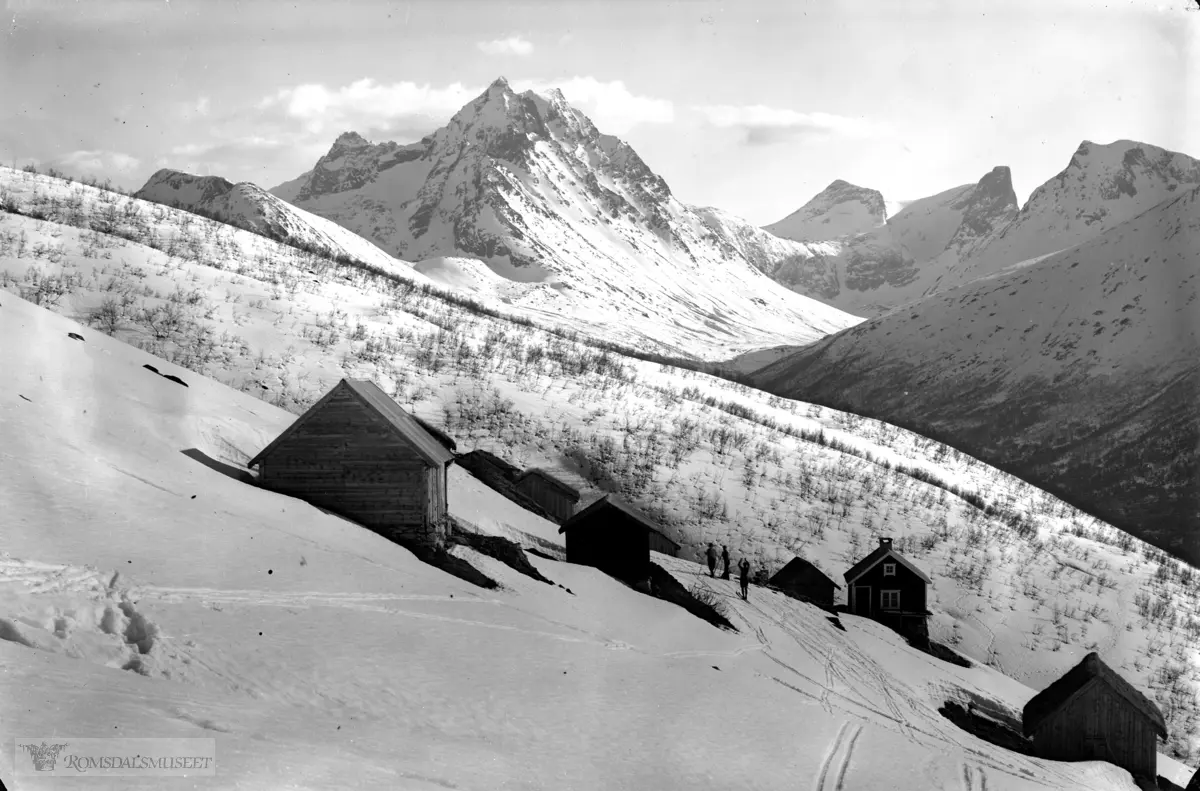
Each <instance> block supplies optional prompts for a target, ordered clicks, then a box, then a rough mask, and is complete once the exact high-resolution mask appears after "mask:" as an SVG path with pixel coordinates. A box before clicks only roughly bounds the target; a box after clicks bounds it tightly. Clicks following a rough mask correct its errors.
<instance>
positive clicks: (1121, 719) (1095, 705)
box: [1021, 651, 1191, 788]
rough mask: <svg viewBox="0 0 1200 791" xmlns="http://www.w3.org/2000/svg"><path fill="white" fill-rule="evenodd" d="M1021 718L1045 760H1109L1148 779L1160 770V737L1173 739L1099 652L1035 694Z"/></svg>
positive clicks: (1156, 714) (1156, 713)
mask: <svg viewBox="0 0 1200 791" xmlns="http://www.w3.org/2000/svg"><path fill="white" fill-rule="evenodd" d="M1021 721H1022V728H1023V729H1024V731H1025V735H1026V736H1027V737H1029V739H1030V741H1032V742H1033V749H1034V754H1035V755H1037V756H1038V757H1039V758H1048V759H1050V760H1053V761H1108V762H1109V763H1113V764H1116V765H1117V766H1120V767H1121V768H1123V769H1126V770H1128V771H1129V773H1130V774H1131V775H1133V776H1134V777H1140V778H1145V779H1148V780H1154V779H1155V777H1156V776H1157V774H1158V739H1159V738H1160V737H1161V738H1162V739H1163V740H1166V738H1167V724H1166V721H1165V720H1164V719H1163V716H1162V713H1161V712H1160V711H1159V710H1158V706H1156V705H1154V703H1153V702H1152V701H1151V700H1150V699H1149V698H1147V697H1146V696H1145V695H1143V694H1142V693H1141V692H1139V691H1138V690H1137V689H1136V688H1135V687H1134V686H1133V685H1132V684H1130V683H1129V682H1128V681H1126V680H1125V679H1123V678H1121V677H1120V676H1119V675H1117V673H1116V671H1114V670H1113V669H1112V668H1110V667H1109V666H1108V665H1106V664H1104V662H1102V661H1101V660H1100V656H1099V655H1098V654H1097V653H1096V652H1095V651H1093V652H1092V653H1090V654H1088V655H1087V656H1085V657H1084V658H1083V660H1082V661H1081V662H1080V663H1079V664H1078V665H1076V666H1075V667H1073V668H1071V669H1070V670H1068V671H1067V672H1066V674H1065V675H1063V677H1062V678H1060V679H1058V680H1057V681H1055V682H1054V683H1052V684H1051V685H1050V686H1048V687H1046V688H1045V689H1043V690H1042V691H1041V692H1039V693H1038V694H1036V695H1034V696H1033V697H1032V698H1030V700H1029V702H1028V703H1026V704H1025V710H1024V711H1023V712H1022V717H1021ZM1188 787H1189V788H1190V787H1191V786H1190V785H1189V786H1188Z"/></svg>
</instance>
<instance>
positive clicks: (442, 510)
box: [248, 379, 454, 543]
mask: <svg viewBox="0 0 1200 791" xmlns="http://www.w3.org/2000/svg"><path fill="white" fill-rule="evenodd" d="M439 435H440V436H439ZM447 442H449V443H453V440H451V439H450V438H449V437H447V436H445V435H444V434H441V433H440V432H438V433H437V434H434V433H430V431H428V430H427V429H426V428H425V427H424V426H423V425H422V424H421V422H420V421H418V420H417V419H416V418H414V417H413V416H412V415H410V414H409V413H408V412H406V411H405V410H404V409H403V408H401V406H400V405H399V404H397V403H396V402H395V401H393V400H392V399H391V398H390V397H389V396H388V395H387V394H386V393H384V392H383V391H382V390H380V389H379V387H377V386H376V385H375V384H374V383H373V382H368V381H364V380H357V379H343V380H342V381H341V382H339V383H338V384H337V385H335V386H334V388H333V389H332V390H330V391H329V392H328V393H326V394H325V395H324V396H322V397H321V400H319V401H317V403H315V404H313V406H312V407H311V408H310V409H309V410H308V411H307V412H305V413H304V414H303V415H301V416H300V417H298V418H296V420H295V422H293V423H292V424H291V425H290V426H288V427H287V428H286V429H285V430H284V431H283V433H282V434H280V435H279V436H278V437H276V438H275V440H274V441H273V442H271V444H269V445H267V447H265V448H263V449H262V451H260V452H259V454H258V455H257V456H255V457H254V458H253V459H251V460H250V462H249V465H248V466H250V467H258V482H259V485H261V486H263V487H264V488H267V489H271V490H273V491H277V492H281V493H283V494H288V495H292V496H293V497H299V498H301V499H303V500H306V501H308V502H310V503H312V504H313V505H316V506H320V507H321V508H326V509H328V510H330V511H333V512H335V513H338V514H341V515H342V516H345V517H347V518H349V519H353V520H354V521H356V522H358V523H360V524H362V525H363V526H365V527H368V528H370V529H372V530H374V531H376V532H378V533H381V534H383V535H385V536H388V537H389V538H395V539H401V540H409V541H416V542H420V543H438V542H440V541H441V540H442V539H443V538H444V537H445V532H446V529H447V527H446V525H447V520H446V465H447V464H448V463H449V462H450V461H451V459H453V458H454V454H453V453H451V451H450V449H449V447H447V444H446V443H447Z"/></svg>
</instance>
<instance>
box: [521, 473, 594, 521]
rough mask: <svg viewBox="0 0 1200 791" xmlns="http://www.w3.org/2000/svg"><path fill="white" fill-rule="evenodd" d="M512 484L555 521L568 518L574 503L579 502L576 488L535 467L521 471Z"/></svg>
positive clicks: (573, 510)
mask: <svg viewBox="0 0 1200 791" xmlns="http://www.w3.org/2000/svg"><path fill="white" fill-rule="evenodd" d="M514 485H515V486H516V488H517V491H519V492H522V493H523V494H526V495H528V496H529V497H531V498H533V501H534V502H536V503H537V504H538V505H540V506H541V507H542V508H544V509H546V512H547V513H548V514H550V516H552V517H553V518H554V521H556V522H560V523H561V522H564V521H566V520H567V519H569V518H570V517H571V514H573V513H575V504H576V503H578V502H579V491H578V490H577V489H575V488H574V487H573V486H569V485H568V484H566V483H563V482H562V481H561V480H559V479H558V478H556V477H555V476H553V475H551V474H550V473H549V472H546V471H545V470H543V469H539V468H537V467H535V468H533V469H530V470H526V471H525V472H523V473H521V475H520V476H519V477H518V478H517V480H516V482H515V484H514Z"/></svg>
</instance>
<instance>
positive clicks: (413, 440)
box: [247, 379, 454, 467]
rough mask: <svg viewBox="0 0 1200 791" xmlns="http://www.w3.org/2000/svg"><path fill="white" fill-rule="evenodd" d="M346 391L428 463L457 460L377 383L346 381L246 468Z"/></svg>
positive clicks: (361, 380)
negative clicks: (341, 392)
mask: <svg viewBox="0 0 1200 791" xmlns="http://www.w3.org/2000/svg"><path fill="white" fill-rule="evenodd" d="M343 388H344V389H346V390H349V391H350V392H351V393H353V394H354V395H356V396H357V397H358V398H359V399H360V400H361V401H362V402H363V403H364V404H366V405H367V406H369V407H370V408H371V409H373V410H375V412H376V413H378V414H379V416H380V417H382V418H383V419H384V420H385V421H386V422H387V424H388V426H390V427H391V428H392V430H393V431H395V433H396V434H398V435H399V436H400V437H402V438H403V439H404V440H406V441H407V442H409V443H410V444H411V445H412V446H413V448H414V449H415V450H416V451H417V453H418V454H419V455H420V456H421V458H423V459H424V460H425V461H427V462H429V463H430V464H434V465H437V464H446V463H448V462H450V461H451V460H453V459H454V454H453V453H451V452H450V451H449V450H448V449H447V448H446V447H445V446H444V445H443V444H442V443H441V442H440V441H439V440H438V438H437V437H435V436H434V435H433V434H431V433H430V432H429V431H427V430H426V428H425V427H424V426H423V425H422V423H421V422H420V421H418V420H417V419H416V418H415V417H413V416H412V415H410V414H409V413H408V412H406V411H404V409H403V408H402V407H401V406H400V405H399V404H397V403H396V402H395V401H393V400H392V399H391V398H390V397H389V396H388V394H387V393H385V392H383V391H382V390H380V389H379V386H378V385H376V384H375V383H374V382H368V381H366V380H363V379H343V380H342V381H341V382H339V383H338V384H337V385H336V386H335V387H333V388H332V389H331V390H330V391H329V392H328V393H326V394H325V395H324V396H322V397H321V400H319V401H317V403H315V404H313V405H312V406H311V407H310V408H309V410H308V411H307V412H305V413H304V414H303V415H301V416H300V417H298V418H296V420H295V422H294V423H292V425H290V426H288V427H287V428H286V429H285V430H284V431H283V433H281V434H280V435H279V436H278V437H276V438H275V440H274V441H273V442H271V444H269V445H267V447H265V448H263V449H262V450H261V451H259V453H258V455H257V456H255V457H254V458H253V459H251V460H250V461H249V463H248V464H247V466H248V467H253V466H255V465H256V464H258V463H259V462H260V461H262V460H263V459H264V458H266V457H267V456H269V455H270V454H271V452H272V451H273V450H275V448H276V447H277V446H278V445H279V443H280V442H282V441H283V440H284V439H285V438H287V437H288V436H290V435H291V434H292V433H293V432H294V431H296V429H298V428H300V426H302V425H304V423H305V422H307V421H308V420H309V418H311V417H312V416H313V415H315V414H317V413H318V412H320V411H321V409H323V408H324V407H325V404H326V402H328V401H329V399H331V398H332V397H333V396H334V394H335V393H337V392H339V391H340V390H342V389H343Z"/></svg>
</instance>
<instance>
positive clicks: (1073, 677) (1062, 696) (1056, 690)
mask: <svg viewBox="0 0 1200 791" xmlns="http://www.w3.org/2000/svg"><path fill="white" fill-rule="evenodd" d="M1092 681H1101V682H1103V683H1105V684H1107V685H1108V687H1109V688H1110V689H1112V691H1113V692H1116V693H1117V694H1118V695H1120V696H1121V697H1122V698H1124V699H1125V700H1126V701H1128V702H1129V704H1130V705H1131V706H1133V707H1134V708H1135V709H1137V710H1138V711H1140V712H1141V713H1142V714H1144V715H1146V718H1147V719H1149V720H1150V722H1151V723H1153V724H1154V729H1155V730H1156V731H1157V732H1158V735H1159V736H1161V737H1162V738H1164V739H1166V738H1167V723H1166V721H1165V720H1164V719H1163V715H1162V712H1160V711H1159V710H1158V706H1156V705H1154V703H1153V702H1152V701H1151V700H1150V699H1149V698H1147V697H1146V696H1145V695H1143V694H1142V693H1141V692H1139V691H1138V690H1137V689H1136V688H1135V687H1134V686H1133V685H1132V684H1130V683H1129V682H1128V681H1126V680H1125V679H1123V678H1121V676H1120V675H1118V674H1117V672H1116V671H1114V670H1113V669H1112V668H1111V667H1109V666H1108V665H1106V664H1104V662H1103V661H1101V659H1100V655H1099V654H1097V653H1096V652H1095V651H1092V652H1091V653H1090V654H1088V655H1087V656H1085V657H1084V658H1083V660H1082V661H1081V662H1080V663H1079V664H1078V665H1076V666H1075V667H1073V668H1071V669H1070V670H1068V671H1067V672H1066V674H1064V675H1063V677H1062V678H1060V679H1058V680H1057V681H1055V682H1054V683H1052V684H1051V685H1050V686H1048V687H1046V688H1045V689H1043V690H1042V691H1041V692H1039V693H1038V694H1036V695H1034V696H1033V697H1032V698H1030V700H1029V702H1028V703H1026V704H1025V710H1024V711H1023V712H1022V715H1021V724H1022V728H1023V729H1024V731H1025V735H1026V736H1030V735H1032V734H1033V732H1034V731H1036V730H1037V729H1038V728H1039V727H1040V726H1041V725H1042V723H1043V722H1045V721H1046V719H1047V718H1049V717H1050V715H1051V714H1053V713H1054V712H1056V711H1058V710H1059V709H1061V708H1062V707H1063V706H1065V705H1066V704H1067V703H1068V702H1069V701H1070V700H1071V699H1072V698H1074V697H1075V696H1076V695H1077V694H1078V693H1080V692H1082V691H1083V689H1084V687H1086V686H1088V685H1089V684H1091V682H1092Z"/></svg>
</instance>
